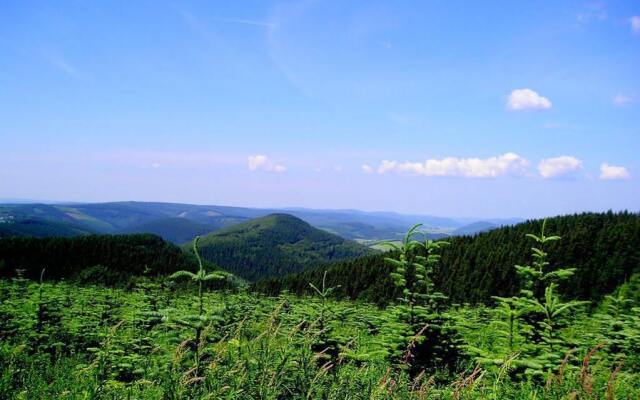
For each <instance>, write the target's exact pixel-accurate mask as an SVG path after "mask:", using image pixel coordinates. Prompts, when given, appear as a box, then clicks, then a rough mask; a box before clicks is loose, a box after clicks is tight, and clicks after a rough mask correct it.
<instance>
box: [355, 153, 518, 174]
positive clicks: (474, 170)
mask: <svg viewBox="0 0 640 400" xmlns="http://www.w3.org/2000/svg"><path fill="white" fill-rule="evenodd" d="M528 165H529V162H528V161H527V160H525V159H524V158H522V157H520V156H519V155H517V154H515V153H505V154H502V155H500V156H496V157H490V158H485V159H480V158H456V157H447V158H443V159H441V160H436V159H429V160H426V161H425V162H423V163H421V162H410V161H406V162H403V163H400V162H397V161H389V160H384V161H382V163H381V164H380V166H379V167H378V173H380V174H385V173H387V172H395V173H400V174H403V173H406V174H414V175H425V176H457V177H465V178H490V177H497V176H501V175H523V174H524V173H525V171H526V168H527V166H528ZM369 168H370V167H369ZM363 169H364V166H363Z"/></svg>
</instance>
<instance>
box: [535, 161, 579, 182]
mask: <svg viewBox="0 0 640 400" xmlns="http://www.w3.org/2000/svg"><path fill="white" fill-rule="evenodd" d="M581 169H582V161H580V160H578V159H577V158H575V157H572V156H560V157H553V158H546V159H544V160H542V161H540V162H539V163H538V172H539V173H540V176H541V177H543V178H545V179H548V178H560V177H567V176H572V175H574V174H575V173H577V172H578V171H580V170H581Z"/></svg>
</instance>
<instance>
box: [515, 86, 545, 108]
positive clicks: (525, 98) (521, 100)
mask: <svg viewBox="0 0 640 400" xmlns="http://www.w3.org/2000/svg"><path fill="white" fill-rule="evenodd" d="M507 108H508V109H509V110H512V111H522V110H546V109H549V108H551V101H549V99H547V98H546V97H543V96H540V95H539V94H538V93H536V92H534V91H533V90H531V89H515V90H514V91H512V92H511V94H510V95H509V99H508V100H507Z"/></svg>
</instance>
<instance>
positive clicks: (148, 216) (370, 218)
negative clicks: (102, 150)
mask: <svg viewBox="0 0 640 400" xmlns="http://www.w3.org/2000/svg"><path fill="white" fill-rule="evenodd" d="M282 212H285V213H287V214H291V215H293V216H295V217H298V218H300V219H302V220H304V221H306V222H308V223H309V224H311V225H313V226H314V227H316V228H320V229H323V230H326V231H328V232H331V233H334V234H337V235H339V236H342V237H345V238H347V239H362V240H387V239H398V238H400V237H401V236H402V235H403V234H404V232H405V231H406V230H407V229H408V228H409V227H410V226H412V225H413V224H415V223H417V222H422V223H424V224H425V228H426V229H427V230H428V231H429V232H430V233H433V234H451V233H453V232H455V230H456V229H458V228H461V227H463V226H464V225H467V224H469V223H473V222H476V221H473V220H469V219H457V218H443V217H435V216H428V215H404V214H398V213H393V212H365V211H359V210H313V209H303V208H286V209H258V208H244V207H229V206H216V205H195V204H178V203H158V202H133V201H126V202H109V203H86V204H85V203H59V204H40V203H14V204H0V237H3V236H4V237H6V236H34V237H47V236H73V235H80V234H87V233H154V234H158V235H160V236H162V237H163V238H164V239H166V240H170V241H172V242H174V243H184V242H185V241H188V240H190V239H192V238H193V237H194V236H195V235H198V234H203V233H207V232H212V231H215V230H218V229H221V228H224V227H227V226H231V225H234V224H238V223H241V222H245V221H248V220H250V219H252V218H258V217H263V216H266V215H269V214H273V213H282ZM496 225H500V224H496ZM465 232H466V233H473V232H471V231H470V230H466V231H465Z"/></svg>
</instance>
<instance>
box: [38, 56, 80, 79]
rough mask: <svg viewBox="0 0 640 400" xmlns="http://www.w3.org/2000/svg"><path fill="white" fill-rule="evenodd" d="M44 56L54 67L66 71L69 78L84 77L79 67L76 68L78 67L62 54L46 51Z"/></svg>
mask: <svg viewBox="0 0 640 400" xmlns="http://www.w3.org/2000/svg"><path fill="white" fill-rule="evenodd" d="M44 58H45V59H46V60H47V62H48V63H49V64H50V65H51V66H52V67H54V68H55V69H57V70H58V71H60V72H62V73H64V74H65V75H67V76H68V77H69V78H73V79H77V80H82V79H84V76H83V75H82V74H81V73H80V72H79V71H78V69H76V67H75V66H73V65H72V64H71V62H69V61H68V60H67V59H66V58H65V57H63V56H62V55H61V54H59V53H53V52H45V53H44Z"/></svg>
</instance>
